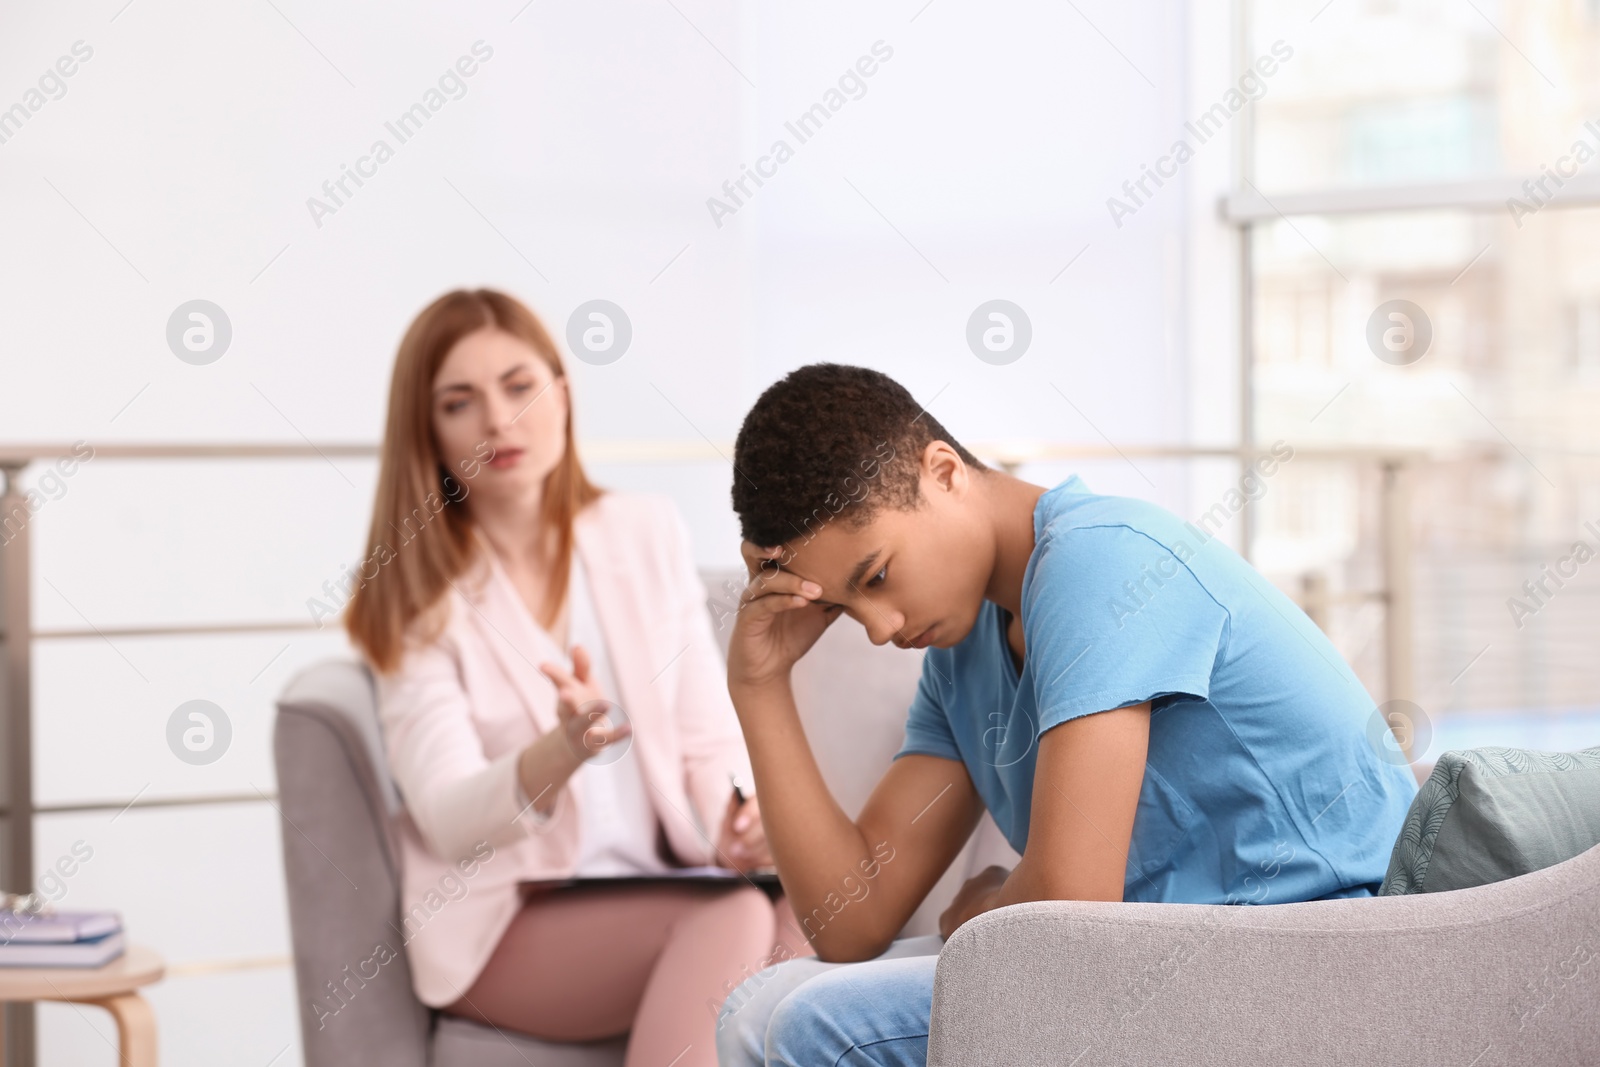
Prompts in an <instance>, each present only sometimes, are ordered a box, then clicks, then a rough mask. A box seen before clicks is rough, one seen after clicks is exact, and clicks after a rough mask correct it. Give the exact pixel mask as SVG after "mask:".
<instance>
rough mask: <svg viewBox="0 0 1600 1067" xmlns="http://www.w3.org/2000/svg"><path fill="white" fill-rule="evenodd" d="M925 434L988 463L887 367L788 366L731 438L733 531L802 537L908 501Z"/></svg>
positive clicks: (770, 539) (766, 543)
mask: <svg viewBox="0 0 1600 1067" xmlns="http://www.w3.org/2000/svg"><path fill="white" fill-rule="evenodd" d="M930 441H944V442H945V443H946V444H948V445H950V447H951V448H953V449H955V451H956V453H957V454H958V455H959V456H960V457H961V458H962V460H963V461H964V462H966V464H967V465H968V466H971V467H974V468H977V469H980V470H987V469H988V468H986V467H984V465H983V464H982V463H981V462H979V461H978V459H977V457H975V456H973V455H972V453H970V452H968V451H967V450H966V449H965V448H963V447H962V446H961V445H960V443H958V442H957V441H956V439H955V438H954V437H952V436H950V434H949V433H948V432H946V430H945V428H944V427H943V426H941V425H939V421H938V420H937V419H935V418H934V417H933V416H932V415H930V414H928V412H927V411H926V410H924V409H923V407H922V405H920V404H918V403H917V402H916V400H915V399H914V398H913V397H912V396H911V394H910V393H909V392H907V391H906V389H905V387H904V386H902V385H901V384H900V383H899V382H897V381H895V380H894V379H893V378H890V377H889V376H888V375H887V374H883V373H881V372H879V371H875V370H870V369H868V368H866V367H849V366H844V365H842V364H839V363H811V364H808V365H807V366H804V367H801V368H800V369H798V370H795V371H791V372H790V373H789V374H788V375H786V376H785V377H784V378H783V379H782V380H780V381H778V382H775V383H774V384H772V385H771V386H769V387H768V388H767V390H766V392H764V393H762V394H761V397H760V399H758V400H757V401H756V403H755V406H754V407H752V408H751V409H750V413H749V414H748V415H746V416H745V417H744V425H743V426H741V427H740V428H739V437H738V440H737V441H735V442H734V446H733V466H734V474H733V509H734V511H736V512H738V514H739V530H740V533H741V535H742V536H743V537H744V538H745V539H746V540H747V541H752V542H754V543H755V544H758V545H761V546H763V547H769V548H770V547H773V546H776V545H782V544H787V543H788V542H790V541H792V540H794V539H795V538H797V537H806V538H807V539H808V540H809V538H810V536H812V535H814V534H815V532H816V530H817V529H818V528H819V527H820V526H821V525H826V524H827V523H828V522H829V521H831V520H833V519H834V518H842V519H843V520H844V521H845V522H846V523H847V524H848V525H849V526H850V527H851V528H853V529H855V528H860V527H861V526H864V525H866V523H867V522H869V521H870V520H871V519H872V517H873V516H874V515H876V514H877V513H878V512H879V510H880V509H882V508H883V507H886V506H887V507H893V508H897V509H900V510H910V509H912V508H915V507H916V506H917V504H918V502H919V500H920V491H919V488H918V482H919V478H920V474H919V471H920V460H921V458H922V452H923V450H924V449H925V448H926V447H927V446H928V443H929V442H930ZM851 504H854V505H856V506H854V507H849V506H848V505H851Z"/></svg>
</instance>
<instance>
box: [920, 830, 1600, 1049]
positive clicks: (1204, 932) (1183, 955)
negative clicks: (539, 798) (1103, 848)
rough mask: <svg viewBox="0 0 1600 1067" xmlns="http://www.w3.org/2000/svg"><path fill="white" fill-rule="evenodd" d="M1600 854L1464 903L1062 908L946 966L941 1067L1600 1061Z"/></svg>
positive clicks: (983, 942) (933, 1045) (985, 935)
mask: <svg viewBox="0 0 1600 1067" xmlns="http://www.w3.org/2000/svg"><path fill="white" fill-rule="evenodd" d="M1597 1003H1600V848H1595V849H1591V850H1589V851H1588V852H1586V853H1584V854H1583V855H1581V856H1578V857H1576V858H1574V859H1571V860H1568V861H1567V862H1565V863H1562V864H1558V865H1557V866H1554V867H1550V868H1547V869H1546V870H1542V871H1536V872H1534V873H1532V874H1528V875H1524V876H1522V877H1520V878H1512V879H1509V880H1507V881H1504V882H1498V883H1495V884H1493V885H1486V886H1479V887H1476V888H1472V889H1463V890H1458V891H1455V892H1448V893H1433V894H1419V895H1415V896H1393V897H1363V898H1354V899H1345V900H1328V901H1311V902H1307V903H1299V904H1279V905H1271V906H1260V907H1243V906H1233V907H1228V906H1212V905H1191V904H1126V903H1119V904H1106V903H1091V902H1078V901H1044V902H1036V903H1029V904H1019V905H1015V906H1012V907H1008V908H1000V909H997V910H995V911H992V912H989V913H987V914H984V915H981V916H979V917H978V918H976V919H974V920H973V921H971V922H969V923H967V924H966V925H965V926H963V927H962V928H961V929H960V930H958V931H957V932H956V934H955V935H954V936H953V937H952V938H951V939H950V941H949V942H948V943H947V944H946V945H945V947H944V951H943V952H942V953H941V954H940V957H939V964H938V971H937V974H936V977H935V980H934V993H933V1014H932V1030H931V1033H930V1035H929V1043H928V1063H929V1064H930V1067H931V1065H951V1067H953V1065H957V1064H959V1065H961V1067H971V1065H975V1064H1019V1063H1028V1064H1076V1065H1078V1067H1091V1065H1094V1067H1107V1065H1123V1064H1126V1065H1130V1067H1131V1065H1136V1064H1137V1065H1140V1067H1143V1065H1146V1064H1154V1063H1181V1064H1185V1065H1186V1067H1190V1065H1192V1067H1203V1065H1209V1064H1216V1065H1219V1067H1221V1065H1228V1067H1233V1065H1236V1064H1239V1063H1294V1064H1297V1065H1303V1067H1321V1065H1330V1067H1331V1065H1333V1064H1406V1065H1408V1067H1418V1065H1425V1064H1439V1065H1441V1067H1444V1065H1449V1067H1469V1065H1470V1067H1490V1065H1491V1064H1511V1063H1551V1064H1554V1063H1593V1062H1600V1013H1597V1012H1595V1011H1594V1010H1593V1007H1594V1005H1595V1004H1597Z"/></svg>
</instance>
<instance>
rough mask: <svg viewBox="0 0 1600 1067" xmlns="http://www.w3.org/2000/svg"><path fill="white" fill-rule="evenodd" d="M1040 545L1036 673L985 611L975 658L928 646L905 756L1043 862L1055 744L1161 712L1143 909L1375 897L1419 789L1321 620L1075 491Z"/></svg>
mask: <svg viewBox="0 0 1600 1067" xmlns="http://www.w3.org/2000/svg"><path fill="white" fill-rule="evenodd" d="M1033 533H1034V550H1033V554H1032V555H1031V556H1030V557H1029V558H1028V566H1027V570H1026V572H1025V573H1024V574H1023V579H1022V629H1023V643H1024V646H1025V651H1026V654H1025V657H1024V662H1023V666H1022V670H1021V672H1020V673H1019V672H1018V671H1017V669H1016V666H1015V663H1014V661H1013V660H1012V658H1011V651H1010V647H1009V645H1008V644H1007V642H1006V636H1005V624H1006V617H1005V612H1004V611H1003V610H1002V609H1001V608H999V607H998V606H997V605H995V604H994V603H993V602H992V601H988V600H985V601H984V603H983V608H982V610H981V611H980V612H979V614H978V620H977V623H976V625H975V626H974V627H973V629H972V632H971V633H969V634H968V635H967V636H966V637H965V638H964V639H963V640H962V641H961V643H960V644H958V645H956V646H954V647H953V648H948V649H942V648H930V649H929V650H928V651H927V655H926V658H925V659H924V660H923V664H922V677H921V680H920V682H919V683H918V686H917V693H916V696H915V697H914V698H913V700H912V703H911V710H910V714H909V716H908V718H907V721H906V739H905V744H904V745H903V746H902V748H901V749H900V752H899V753H898V754H897V755H896V757H895V758H896V759H898V758H899V757H900V756H903V755H907V754H910V753H925V754H928V755H933V756H942V757H944V758H946V759H953V760H960V761H961V762H962V763H964V764H965V765H966V768H967V771H968V773H969V774H970V775H971V776H972V781H973V784H974V785H975V786H976V787H977V790H978V794H979V795H980V796H981V797H982V798H983V802H984V804H985V805H986V806H987V807H988V809H989V811H990V813H991V814H992V815H993V816H994V820H995V822H996V823H997V824H998V826H999V827H1000V830H1001V832H1002V833H1003V834H1005V836H1006V840H1007V841H1009V842H1010V843H1011V847H1012V848H1014V849H1016V850H1017V851H1018V852H1022V851H1023V850H1024V849H1025V848H1026V846H1027V842H1028V819H1029V814H1030V805H1031V803H1032V800H1033V776H1034V763H1035V761H1036V759H1037V757H1038V751H1039V744H1038V735H1040V734H1042V733H1043V732H1044V731H1046V730H1048V729H1050V727H1052V726H1056V725H1058V724H1060V723H1062V722H1065V721H1067V720H1068V719H1073V718H1077V717H1078V716H1080V715H1091V714H1093V713H1095V712H1099V711H1107V710H1110V709H1112V708H1120V707H1124V706H1127V705H1131V704H1139V703H1142V702H1144V701H1146V700H1149V701H1151V716H1150V745H1149V757H1148V763H1147V765H1146V768H1145V776H1144V784H1143V786H1142V788H1141V789H1140V792H1139V805H1138V809H1137V812H1136V814H1135V817H1134V824H1133V840H1132V843H1131V847H1130V850H1129V856H1128V874H1127V881H1126V885H1125V888H1124V899H1126V900H1134V901H1183V902H1188V903H1211V904H1222V903H1282V902H1287V901H1295V900H1314V899H1318V898H1321V897H1337V896H1360V895H1365V894H1367V893H1372V892H1376V890H1377V888H1378V886H1379V885H1380V884H1381V883H1382V881H1383V876H1384V872H1385V870H1386V869H1387V867H1388V862H1389V854H1390V851H1391V849H1392V848H1393V846H1394V841H1395V838H1396V837H1397V836H1398V835H1399V832H1400V824H1401V822H1402V821H1403V820H1404V818H1405V814H1406V809H1407V808H1408V807H1409V805H1410V803H1411V798H1412V797H1413V796H1414V795H1415V794H1416V791H1417V784H1416V779H1415V777H1414V776H1413V775H1412V773H1411V768H1410V767H1409V766H1408V765H1406V764H1405V763H1404V762H1401V758H1400V757H1398V756H1396V755H1394V754H1393V753H1394V750H1393V747H1392V745H1390V746H1388V748H1387V750H1386V751H1387V758H1385V756H1381V755H1380V754H1379V746H1382V745H1384V741H1383V740H1382V739H1383V738H1386V737H1387V736H1388V729H1387V726H1386V725H1383V722H1382V720H1381V719H1375V718H1374V716H1375V715H1376V714H1377V709H1376V708H1375V707H1374V705H1373V702H1372V699H1371V698H1370V697H1369V696H1368V695H1367V692H1366V690H1365V689H1363V688H1362V685H1361V683H1360V681H1359V680H1358V679H1357V678H1356V676H1355V674H1354V672H1352V671H1351V670H1350V668H1349V666H1348V665H1347V664H1346V663H1345V661H1344V659H1343V657H1341V656H1340V655H1339V652H1338V651H1337V650H1336V649H1335V648H1334V647H1333V645H1332V644H1331V643H1330V642H1329V641H1328V639H1327V638H1326V637H1325V636H1324V635H1323V633H1322V631H1321V630H1319V629H1318V628H1317V627H1316V625H1315V624H1314V623H1312V622H1311V620H1310V619H1309V618H1307V617H1306V615H1305V613H1304V612H1302V611H1301V610H1300V609H1299V607H1297V606H1296V605H1295V604H1294V602H1293V601H1291V600H1290V599H1289V598H1288V597H1286V596H1284V594H1283V593H1281V592H1280V591H1279V590H1278V589H1277V587H1275V586H1274V585H1272V583H1271V582H1268V581H1267V580H1266V579H1265V578H1263V577H1262V576H1261V575H1260V574H1259V573H1258V572H1257V571H1256V570H1255V569H1254V568H1252V567H1251V566H1250V565H1249V564H1248V563H1246V562H1245V561H1244V560H1243V559H1242V558H1240V556H1239V555H1238V554H1237V553H1235V552H1234V551H1233V550H1232V549H1230V548H1228V547H1227V546H1226V545H1224V544H1223V543H1222V542H1221V541H1219V540H1216V539H1214V538H1211V537H1210V536H1209V535H1208V534H1207V532H1206V531H1204V530H1200V529H1197V528H1196V527H1194V526H1193V525H1191V524H1189V523H1185V522H1184V521H1182V520H1181V519H1179V518H1178V517H1177V516H1175V515H1173V514H1172V513H1170V512H1168V511H1166V510H1164V509H1162V508H1160V507H1158V506H1156V505H1154V504H1150V503H1146V502H1144V501H1141V500H1135V499H1130V498H1126V497H1114V496H1100V495H1098V494H1095V493H1091V492H1089V491H1088V489H1087V488H1086V487H1085V486H1084V484H1083V482H1082V481H1081V480H1080V479H1079V478H1078V477H1077V476H1076V475H1074V476H1073V477H1071V478H1068V479H1067V480H1066V481H1064V482H1062V483H1061V484H1060V485H1057V486H1056V487H1055V488H1053V489H1051V490H1049V491H1048V492H1046V493H1045V494H1044V495H1043V496H1041V497H1040V498H1039V501H1038V503H1037V504H1036V505H1035V507H1034V513H1033ZM1374 723H1376V724H1377V725H1376V727H1375V726H1374Z"/></svg>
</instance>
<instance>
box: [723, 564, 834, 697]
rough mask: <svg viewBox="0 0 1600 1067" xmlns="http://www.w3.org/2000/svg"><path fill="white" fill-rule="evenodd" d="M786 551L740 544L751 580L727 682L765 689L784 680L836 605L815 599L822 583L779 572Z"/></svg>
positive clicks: (741, 604) (742, 597) (731, 685)
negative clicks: (826, 604) (782, 555)
mask: <svg viewBox="0 0 1600 1067" xmlns="http://www.w3.org/2000/svg"><path fill="white" fill-rule="evenodd" d="M782 551H783V549H782V547H781V546H779V547H775V548H762V547H761V546H759V545H756V544H753V543H752V542H750V541H746V542H744V543H743V544H742V545H740V547H739V552H740V554H741V555H742V556H743V557H744V562H745V567H746V568H747V569H748V570H749V572H750V583H749V584H748V585H746V586H745V588H744V592H743V593H742V594H741V595H740V597H739V615H738V618H737V619H736V620H735V621H734V624H733V635H732V636H731V637H730V638H729V639H728V686H729V688H730V689H732V688H735V687H738V686H745V687H749V688H761V687H763V686H767V685H771V684H773V683H774V682H780V681H785V680H787V679H788V677H789V670H790V668H792V667H793V666H794V664H795V662H796V661H797V660H798V659H799V658H800V657H801V656H803V655H805V654H806V652H808V651H809V650H810V649H811V646H812V645H814V644H816V643H817V638H819V637H821V636H822V631H824V630H826V629H827V628H828V627H829V625H831V624H832V623H833V620H834V619H836V618H838V616H839V609H838V608H837V607H831V606H830V607H824V606H822V605H820V604H815V603H813V601H814V600H816V598H817V597H819V596H821V595H822V587H821V586H819V585H817V584H816V583H815V582H810V581H806V580H803V579H802V578H801V577H800V576H799V575H797V574H792V573H790V572H789V571H785V570H780V569H779V566H778V557H779V556H780V555H781V553H782Z"/></svg>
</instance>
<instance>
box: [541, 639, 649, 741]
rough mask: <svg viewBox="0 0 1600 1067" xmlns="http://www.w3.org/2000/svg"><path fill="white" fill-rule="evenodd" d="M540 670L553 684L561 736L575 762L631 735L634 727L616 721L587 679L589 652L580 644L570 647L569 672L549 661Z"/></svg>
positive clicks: (613, 713)
mask: <svg viewBox="0 0 1600 1067" xmlns="http://www.w3.org/2000/svg"><path fill="white" fill-rule="evenodd" d="M539 670H540V671H542V672H543V673H544V676H545V677H546V678H549V679H550V681H551V682H553V683H554V684H555V687H556V717H557V718H558V719H559V720H560V723H561V726H560V733H561V736H562V737H563V739H564V740H565V741H566V745H567V748H568V750H569V751H570V752H571V753H572V755H573V756H574V757H575V758H576V759H577V761H578V763H582V762H584V761H585V760H589V759H593V758H594V757H596V756H598V755H600V754H601V753H602V752H604V751H606V750H607V749H610V748H613V747H615V746H616V745H618V744H619V743H620V742H622V741H624V740H625V739H626V738H628V737H630V736H632V734H633V727H632V726H631V725H630V724H628V723H627V722H625V721H621V720H620V719H619V718H618V716H617V714H616V710H613V709H615V708H616V706H615V705H612V704H610V703H609V702H608V701H607V700H606V696H605V694H604V693H602V692H601V691H600V687H599V686H597V685H596V684H595V683H594V681H593V680H592V679H591V678H590V676H589V672H590V663H589V653H588V652H587V651H585V649H584V647H583V646H582V645H573V646H572V670H571V671H570V672H569V671H567V670H566V669H565V668H564V667H562V666H561V665H560V664H558V663H550V662H548V661H546V662H544V663H541V664H539ZM618 710H620V709H618ZM574 769H576V768H574Z"/></svg>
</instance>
